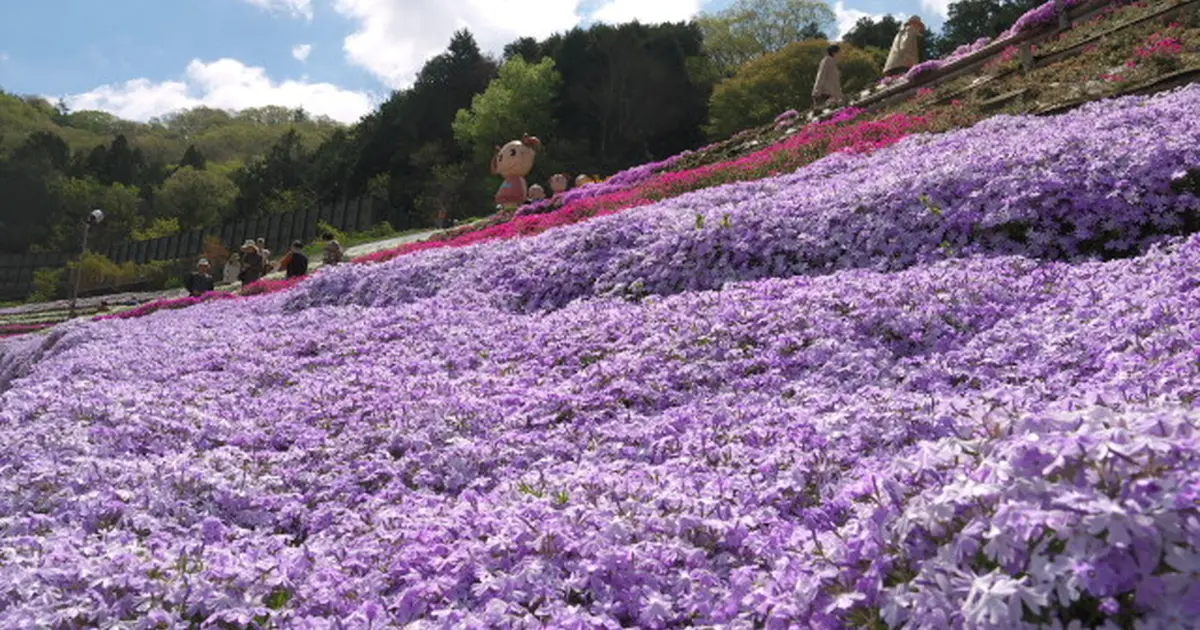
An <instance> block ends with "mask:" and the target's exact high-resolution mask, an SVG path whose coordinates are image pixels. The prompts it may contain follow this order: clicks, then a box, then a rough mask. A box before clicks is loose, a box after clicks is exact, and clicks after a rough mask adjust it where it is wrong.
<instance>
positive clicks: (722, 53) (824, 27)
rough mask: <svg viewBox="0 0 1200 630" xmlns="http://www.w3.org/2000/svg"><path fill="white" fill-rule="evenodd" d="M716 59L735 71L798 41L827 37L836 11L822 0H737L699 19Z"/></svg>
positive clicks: (710, 49)
mask: <svg viewBox="0 0 1200 630" xmlns="http://www.w3.org/2000/svg"><path fill="white" fill-rule="evenodd" d="M696 23H697V24H698V25H699V26H700V29H701V30H702V31H703V32H704V45H705V50H707V52H708V55H709V56H710V57H711V59H712V61H713V63H714V64H715V65H716V66H717V67H718V68H720V69H721V70H723V71H725V72H733V71H734V70H735V69H736V68H738V67H739V66H742V65H744V64H746V63H748V62H750V61H751V60H753V59H755V58H757V57H759V56H762V55H765V54H767V53H772V52H778V51H780V50H783V49H784V48H785V47H786V46H788V45H789V44H791V43H792V42H796V41H803V40H810V39H826V37H827V36H826V33H828V32H830V31H831V30H832V29H833V28H834V27H835V26H836V15H835V14H834V12H833V10H832V9H830V8H829V5H827V4H825V3H824V2H821V1H820V0H736V1H735V2H734V3H733V4H732V5H730V6H729V7H728V8H726V9H724V10H722V11H719V12H717V13H715V14H711V15H702V16H700V18H699V19H697V20H696Z"/></svg>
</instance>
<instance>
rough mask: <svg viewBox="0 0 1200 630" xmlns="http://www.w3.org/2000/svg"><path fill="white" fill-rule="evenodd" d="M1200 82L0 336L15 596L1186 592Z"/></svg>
mask: <svg viewBox="0 0 1200 630" xmlns="http://www.w3.org/2000/svg"><path fill="white" fill-rule="evenodd" d="M1198 100H1200V88H1189V89H1184V90H1179V91H1176V92H1174V93H1172V94H1169V95H1164V96H1161V97H1157V98H1153V99H1124V100H1122V101H1117V102H1110V103H1105V104H1099V105H1094V106H1090V107H1088V108H1085V109H1084V110H1081V111H1079V112H1076V113H1074V114H1071V115H1067V116H1063V117H1059V118H1054V119H1026V118H1000V119H995V120H991V121H988V122H986V123H984V124H982V125H979V126H978V127H976V128H973V129H970V130H965V131H962V132H956V133H952V134H946V135H942V136H922V137H915V138H912V139H909V140H907V141H905V142H902V143H901V144H899V145H896V146H894V147H892V148H889V149H884V150H881V151H879V152H878V153H876V154H874V155H870V156H860V155H836V156H833V157H831V158H828V159H826V160H823V161H821V162H818V163H817V164H814V165H812V166H811V167H807V168H805V169H802V170H801V171H799V172H798V173H796V174H792V175H786V176H781V177H777V178H773V179H768V180H763V181H759V182H755V183H748V184H737V185H731V186H725V187H721V188H718V189H712V190H708V191H700V192H697V193H692V194H688V195H684V196H682V197H679V198H675V199H672V200H670V201H667V202H664V203H660V204H656V205H653V206H648V207H645V208H642V209H637V210H631V211H629V212H626V213H623V214H621V215H619V216H613V217H605V218H600V219H596V220H593V221H589V222H587V223H584V224H579V225H574V226H568V227H563V228H559V229H557V230H554V231H552V232H548V233H546V234H543V235H540V236H537V237H532V238H529V239H522V240H519V241H515V242H496V243H486V244H480V245H476V246H471V247H465V248H461V249H452V250H440V251H430V252H426V253H420V254H415V255H412V256H406V257H402V258H400V259H397V260H395V261H391V262H388V263H383V264H379V265H371V266H345V267H342V268H337V269H333V270H330V271H329V272H327V273H323V274H320V275H319V276H317V277H314V278H313V279H312V280H310V281H308V282H306V283H304V284H303V285H301V286H300V287H298V288H296V289H294V290H291V291H289V292H285V293H280V294H274V295H267V296H263V297H261V298H257V299H255V300H220V301H213V302H209V303H205V304H199V305H196V306H192V307H190V308H187V309H183V310H175V311H170V310H168V311H162V312H156V313H152V314H149V315H147V316H145V317H142V318H138V319H131V320H108V321H90V322H69V323H67V324H64V325H62V326H59V327H56V328H55V329H54V330H52V331H51V332H50V333H49V334H48V335H46V336H45V337H30V338H18V339H15V340H10V341H3V342H0V388H3V389H4V391H3V393H2V394H0V559H2V561H0V627H5V628H27V627H28V628H74V627H80V626H98V627H134V628H155V627H188V624H189V623H195V624H197V625H200V624H205V625H206V626H208V627H238V628H245V627H253V626H252V624H258V626H262V627H267V626H271V625H273V626H274V627H286V628H301V629H304V628H341V627H352V628H367V627H374V628H380V627H389V628H390V627H405V626H406V624H410V625H408V626H407V627H414V628H497V627H511V628H543V627H554V628H613V629H616V628H621V627H630V626H638V627H645V628H667V627H684V626H692V627H713V626H718V627H726V628H737V629H742V628H745V629H749V628H769V629H776V628H790V627H801V628H818V629H834V628H864V627H880V626H881V625H886V626H888V627H901V626H903V627H906V628H915V629H930V630H933V629H939V630H940V629H943V628H997V629H1010V628H1035V627H1045V628H1069V627H1083V626H1081V625H1080V624H1082V623H1085V622H1086V624H1088V625H1089V626H1091V625H1093V624H1095V625H1099V624H1108V625H1105V626H1100V627H1108V628H1118V627H1122V626H1126V627H1128V626H1130V625H1132V623H1131V622H1130V621H1129V620H1131V619H1137V620H1138V622H1139V624H1140V625H1138V626H1137V627H1139V628H1148V629H1158V628H1161V629H1163V630H1166V629H1168V628H1183V627H1188V626H1189V624H1193V623H1194V621H1195V619H1196V617H1197V616H1198V615H1200V435H1198V434H1197V428H1198V427H1200V412H1197V411H1196V410H1195V409H1194V403H1195V401H1196V400H1197V399H1198V397H1200V374H1198V372H1200V355H1198V354H1197V352H1196V348H1197V346H1198V345H1200V278H1198V277H1197V274H1196V269H1198V268H1200V236H1191V237H1179V238H1167V237H1164V236H1155V237H1152V236H1151V235H1150V234H1151V233H1152V232H1153V233H1163V234H1165V233H1168V232H1170V231H1171V230H1172V229H1175V228H1176V227H1178V226H1179V225H1181V221H1182V220H1183V218H1184V217H1185V216H1186V215H1187V214H1188V213H1191V214H1193V215H1194V213H1195V212H1196V211H1197V210H1198V209H1200V204H1198V200H1197V199H1196V198H1195V197H1194V196H1192V195H1191V194H1186V193H1182V192H1173V188H1172V186H1171V182H1172V180H1177V179H1178V177H1177V175H1178V173H1180V172H1186V171H1187V170H1188V169H1194V168H1196V167H1197V166H1200V159H1198V158H1200V156H1198V154H1197V151H1198V150H1200V149H1198V148H1197V147H1200V142H1198V140H1200V122H1198V121H1196V120H1194V118H1195V117H1194V116H1192V117H1188V116H1181V115H1180V114H1181V113H1186V112H1189V111H1192V112H1194V111H1195V108H1196V106H1197V101H1198ZM1189 118H1191V120H1189ZM1021 226H1023V227H1021ZM1143 230H1144V231H1145V234H1142V232H1143ZM1018 232H1020V234H1017V233H1018ZM1110 232H1111V233H1112V234H1114V235H1113V236H1107V237H1103V235H1105V234H1108V233H1110ZM1131 232H1138V233H1139V236H1137V237H1136V238H1126V239H1122V238H1120V237H1119V236H1116V235H1115V234H1118V233H1131ZM1098 235H1099V236H1102V237H1103V238H1099V240H1097V238H1098ZM943 244H944V245H943ZM1110 245H1111V246H1112V247H1113V248H1114V249H1110V250H1105V249H1104V248H1105V247H1106V246H1110ZM1093 247H1095V248H1099V249H1098V250H1097V251H1099V252H1104V251H1108V252H1109V253H1113V252H1115V251H1121V252H1125V253H1128V254H1129V257H1128V258H1124V259H1116V260H1108V261H1106V262H1100V261H1087V260H1083V259H1086V258H1088V257H1089V256H1091V255H1092V253H1090V252H1092V248H1093ZM948 257H953V259H950V260H944V258H948ZM1050 258H1062V259H1064V260H1060V261H1052V260H1048V259H1050ZM772 276H774V277H772ZM784 276H792V277H784ZM728 281H734V282H728ZM726 282H728V283H727V284H724V286H722V283H726ZM635 285H636V288H634V287H635ZM716 287H721V290H714V291H710V290H703V289H708V288H716ZM608 294H615V295H617V296H620V297H606V296H607V295H608ZM630 297H637V298H638V299H636V300H632V299H628V298H630ZM577 298H585V299H577ZM1072 622H1078V623H1076V624H1075V625H1071V624H1072Z"/></svg>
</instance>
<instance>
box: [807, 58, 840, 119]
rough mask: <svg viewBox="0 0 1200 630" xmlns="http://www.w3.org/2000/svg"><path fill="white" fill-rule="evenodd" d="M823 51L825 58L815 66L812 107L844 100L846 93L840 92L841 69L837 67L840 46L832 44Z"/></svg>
mask: <svg viewBox="0 0 1200 630" xmlns="http://www.w3.org/2000/svg"><path fill="white" fill-rule="evenodd" d="M825 52H826V55H825V58H824V59H822V60H821V65H820V67H818V68H817V80H816V82H815V83H813V91H812V100H813V107H818V108H819V107H822V106H824V105H825V104H826V103H836V104H841V103H844V102H846V95H845V94H843V93H842V71H841V70H840V69H839V68H838V61H839V60H840V59H841V56H842V47H841V46H838V45H837V44H834V45H832V46H830V47H829V48H827V49H825Z"/></svg>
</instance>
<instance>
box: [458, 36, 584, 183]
mask: <svg viewBox="0 0 1200 630" xmlns="http://www.w3.org/2000/svg"><path fill="white" fill-rule="evenodd" d="M561 87H562V75H560V74H559V73H558V70H555V68H554V60H553V59H550V58H544V59H542V60H541V61H539V62H537V63H535V64H531V63H529V62H527V61H525V59H524V58H522V57H519V56H518V57H514V58H512V59H509V60H508V61H506V62H504V65H502V66H500V75H499V76H498V77H496V79H495V80H493V81H492V83H491V84H490V85H488V88H487V89H486V90H484V92H483V93H482V94H478V95H476V96H475V98H473V99H472V100H471V107H470V108H469V109H461V110H459V111H458V115H457V116H455V118H454V123H453V128H454V137H455V138H456V139H458V141H459V142H461V143H463V144H464V145H465V146H467V147H470V149H471V151H472V154H473V156H474V158H475V160H476V161H477V162H487V161H488V160H489V159H491V156H492V154H493V153H494V151H495V147H496V146H498V145H501V144H504V143H505V142H508V141H510V140H512V139H514V138H520V137H521V134H523V133H531V134H533V135H538V134H541V135H543V136H545V135H546V134H547V133H548V132H551V131H552V130H553V129H554V124H555V123H554V101H555V99H556V97H557V95H558V91H559V89H560V88H561Z"/></svg>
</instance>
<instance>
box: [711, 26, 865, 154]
mask: <svg viewBox="0 0 1200 630" xmlns="http://www.w3.org/2000/svg"><path fill="white" fill-rule="evenodd" d="M828 45H829V43H828V42H824V41H807V42H797V43H795V44H792V45H791V46H788V47H787V48H784V49H783V50H781V51H779V52H777V53H771V54H769V55H764V56H762V57H760V58H758V59H755V60H754V61H751V62H750V63H748V64H746V65H745V66H743V67H742V68H741V69H739V70H738V72H737V74H736V75H734V76H733V77H732V78H730V79H728V80H726V81H725V82H723V83H721V84H720V85H718V86H717V88H716V89H715V90H714V91H713V95H712V102H711V103H710V105H709V110H710V111H711V112H712V122H711V123H710V124H709V127H708V132H709V134H710V136H712V137H714V138H721V137H726V136H728V135H730V134H733V133H735V132H738V131H741V130H742V129H746V128H749V127H754V126H756V125H762V124H765V123H768V122H770V121H771V120H772V119H773V118H774V117H775V116H776V115H778V114H779V112H782V111H784V110H787V109H789V108H796V109H807V108H809V107H811V106H812V87H813V83H814V82H815V81H816V77H817V66H818V65H819V64H820V63H821V59H822V57H824V56H825V54H826V48H827V47H828ZM838 65H839V66H840V68H841V70H842V88H843V90H844V91H845V92H846V93H847V94H852V93H854V92H856V91H858V90H861V89H863V88H864V87H866V86H867V85H868V84H870V83H871V82H874V81H876V80H878V78H879V67H878V66H877V65H876V63H875V61H874V59H873V58H872V56H871V55H870V54H868V53H866V52H864V51H862V50H860V49H858V48H855V47H853V46H850V45H845V46H842V58H841V62H840V63H839V64H838Z"/></svg>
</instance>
